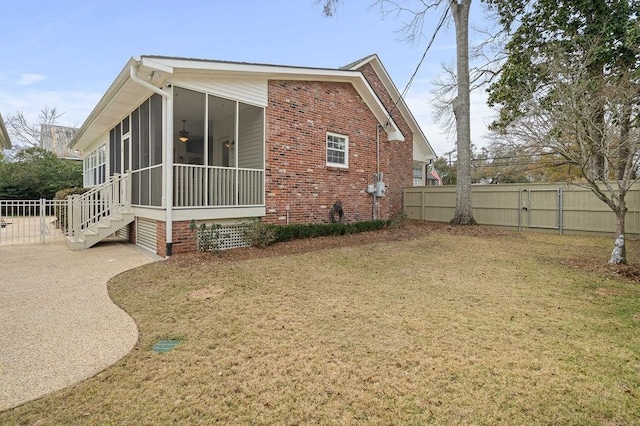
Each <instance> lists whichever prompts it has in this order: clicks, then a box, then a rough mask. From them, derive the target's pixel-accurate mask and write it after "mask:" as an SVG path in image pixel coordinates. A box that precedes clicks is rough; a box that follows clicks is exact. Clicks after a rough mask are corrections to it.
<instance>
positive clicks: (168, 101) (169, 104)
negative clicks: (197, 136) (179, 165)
mask: <svg viewBox="0 0 640 426" xmlns="http://www.w3.org/2000/svg"><path fill="white" fill-rule="evenodd" d="M139 66H140V62H139V61H138V63H137V64H136V65H131V68H130V70H129V75H130V77H131V80H132V81H135V82H136V83H138V84H139V85H141V86H142V87H145V88H147V89H149V90H151V91H152V92H154V93H157V94H158V95H160V96H162V98H163V100H164V102H163V106H164V108H162V122H163V124H164V126H163V137H164V141H163V142H164V144H163V145H164V146H165V147H166V148H165V149H163V150H162V161H163V165H164V170H165V173H164V179H165V190H164V197H163V204H164V206H165V213H166V217H165V225H166V226H165V228H166V229H165V231H166V234H165V242H166V247H165V255H166V256H167V257H169V256H171V255H172V254H173V253H172V252H173V137H171V135H173V96H172V95H171V93H170V92H166V91H164V90H162V89H160V88H159V87H156V86H154V85H153V84H151V83H149V82H148V81H144V80H142V79H141V78H140V77H138V75H137V73H136V71H137V69H138V67H139ZM169 118H171V119H169Z"/></svg>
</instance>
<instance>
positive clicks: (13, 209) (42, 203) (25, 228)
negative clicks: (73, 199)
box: [0, 199, 68, 245]
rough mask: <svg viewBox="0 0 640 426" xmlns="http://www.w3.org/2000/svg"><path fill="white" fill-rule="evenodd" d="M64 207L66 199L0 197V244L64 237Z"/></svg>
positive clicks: (65, 211)
mask: <svg viewBox="0 0 640 426" xmlns="http://www.w3.org/2000/svg"><path fill="white" fill-rule="evenodd" d="M67 206H68V204H67V201H66V200H45V199H40V200H0V245H6V244H27V243H44V242H48V241H54V240H59V239H63V238H64V237H65V236H66V235H67V234H66V229H64V228H65V225H64V224H66V218H67Z"/></svg>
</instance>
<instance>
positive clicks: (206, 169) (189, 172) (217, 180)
mask: <svg viewBox="0 0 640 426" xmlns="http://www.w3.org/2000/svg"><path fill="white" fill-rule="evenodd" d="M173 171H174V173H173V176H174V178H173V179H174V181H173V205H174V206H175V207H233V206H256V205H258V206H259V205H263V204H264V170H260V169H239V168H229V167H214V166H198V165H190V164H175V165H174V169H173Z"/></svg>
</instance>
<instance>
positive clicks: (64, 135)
mask: <svg viewBox="0 0 640 426" xmlns="http://www.w3.org/2000/svg"><path fill="white" fill-rule="evenodd" d="M77 132H78V129H76V128H74V127H65V126H56V125H53V124H42V125H41V126H40V147H41V148H44V149H46V150H47V151H51V152H53V153H54V154H55V155H56V156H57V157H58V158H64V159H66V160H82V157H81V156H80V154H79V153H78V152H76V151H73V150H71V149H70V148H69V144H70V143H71V141H72V140H73V137H74V136H75V135H76V133H77Z"/></svg>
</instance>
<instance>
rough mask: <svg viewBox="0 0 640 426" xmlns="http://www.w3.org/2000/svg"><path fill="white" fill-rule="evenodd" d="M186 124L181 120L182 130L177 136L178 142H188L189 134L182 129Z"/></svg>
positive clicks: (185, 121)
mask: <svg viewBox="0 0 640 426" xmlns="http://www.w3.org/2000/svg"><path fill="white" fill-rule="evenodd" d="M186 124H187V120H182V130H180V131H179V132H178V135H179V136H180V137H179V138H178V139H180V142H187V141H188V140H189V132H187V130H186V129H185V128H184V126H185V125H186Z"/></svg>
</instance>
